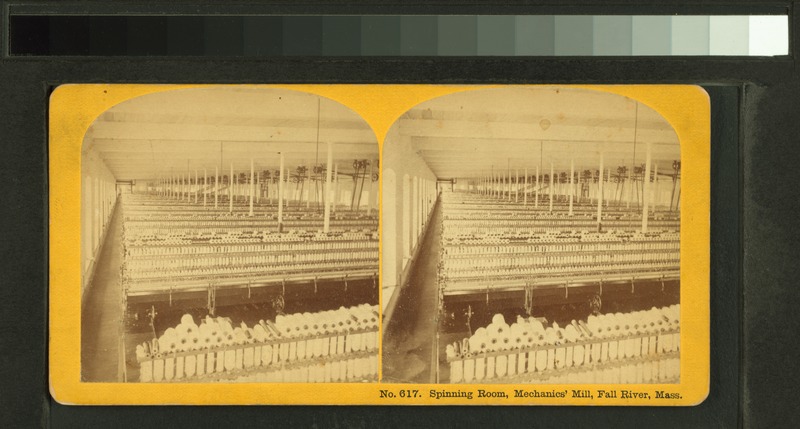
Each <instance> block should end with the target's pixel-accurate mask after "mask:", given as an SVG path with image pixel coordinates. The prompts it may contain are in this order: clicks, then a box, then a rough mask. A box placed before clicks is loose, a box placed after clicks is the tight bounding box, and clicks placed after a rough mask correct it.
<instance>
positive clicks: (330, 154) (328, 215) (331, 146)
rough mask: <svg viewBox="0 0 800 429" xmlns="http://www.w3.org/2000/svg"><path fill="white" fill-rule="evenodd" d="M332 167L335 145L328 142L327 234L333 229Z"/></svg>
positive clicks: (326, 177)
mask: <svg viewBox="0 0 800 429" xmlns="http://www.w3.org/2000/svg"><path fill="white" fill-rule="evenodd" d="M331 165H333V143H332V142H330V141H329V142H328V163H327V164H325V223H324V224H323V230H322V231H323V232H324V233H325V234H327V233H328V232H329V231H330V228H331Z"/></svg>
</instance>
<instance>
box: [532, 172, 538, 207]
mask: <svg viewBox="0 0 800 429" xmlns="http://www.w3.org/2000/svg"><path fill="white" fill-rule="evenodd" d="M534 194H535V195H534V196H533V197H534V198H536V199H535V200H533V206H534V207H536V208H537V209H538V208H539V166H538V165H537V166H536V184H535V185H534Z"/></svg>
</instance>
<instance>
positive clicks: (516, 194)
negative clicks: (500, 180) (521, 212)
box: [514, 168, 519, 203]
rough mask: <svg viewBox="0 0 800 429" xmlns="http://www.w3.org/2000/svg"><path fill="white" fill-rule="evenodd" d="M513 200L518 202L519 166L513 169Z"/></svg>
mask: <svg viewBox="0 0 800 429" xmlns="http://www.w3.org/2000/svg"><path fill="white" fill-rule="evenodd" d="M514 202H515V203H518V202H519V168H517V169H515V170H514Z"/></svg>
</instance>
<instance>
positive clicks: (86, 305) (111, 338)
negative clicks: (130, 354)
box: [81, 204, 123, 382]
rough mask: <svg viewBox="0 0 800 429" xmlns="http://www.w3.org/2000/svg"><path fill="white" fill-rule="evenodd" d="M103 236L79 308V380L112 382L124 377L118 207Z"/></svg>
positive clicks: (120, 245) (120, 233) (119, 218)
mask: <svg viewBox="0 0 800 429" xmlns="http://www.w3.org/2000/svg"><path fill="white" fill-rule="evenodd" d="M118 206H119V204H117V206H116V207H115V209H114V214H113V215H112V216H111V223H110V224H109V226H108V231H107V232H106V236H105V244H104V245H103V249H102V250H101V252H100V255H99V257H98V258H97V260H96V261H95V267H96V271H95V274H94V278H93V279H92V284H91V285H89V288H88V289H87V291H86V292H85V293H86V294H87V295H86V297H85V299H84V301H83V308H82V309H81V379H82V381H90V382H91V381H97V382H115V381H122V379H123V370H122V368H123V362H122V359H120V356H121V353H120V348H121V347H122V341H123V339H122V317H123V312H122V304H121V302H122V288H121V286H120V283H119V280H120V278H119V273H120V267H121V265H122V215H121V214H120V210H118V209H117V207H118Z"/></svg>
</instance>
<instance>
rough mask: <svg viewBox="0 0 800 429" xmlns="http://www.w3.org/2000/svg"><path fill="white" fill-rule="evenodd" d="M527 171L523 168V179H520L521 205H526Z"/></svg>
mask: <svg viewBox="0 0 800 429" xmlns="http://www.w3.org/2000/svg"><path fill="white" fill-rule="evenodd" d="M527 188H528V169H527V168H525V177H524V178H523V179H522V200H523V201H522V205H524V206H527V205H528V189H527Z"/></svg>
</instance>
